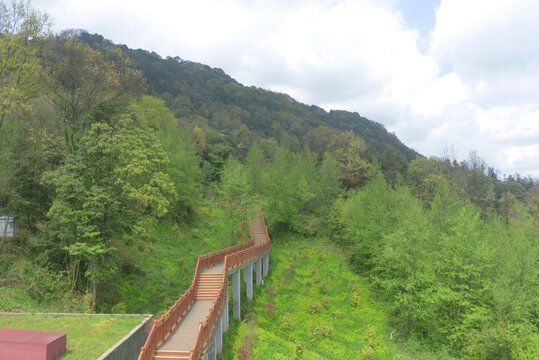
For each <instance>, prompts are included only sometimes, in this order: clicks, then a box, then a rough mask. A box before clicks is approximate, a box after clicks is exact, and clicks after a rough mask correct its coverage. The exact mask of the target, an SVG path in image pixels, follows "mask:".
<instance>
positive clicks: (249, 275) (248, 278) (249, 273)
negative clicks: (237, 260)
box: [244, 263, 253, 300]
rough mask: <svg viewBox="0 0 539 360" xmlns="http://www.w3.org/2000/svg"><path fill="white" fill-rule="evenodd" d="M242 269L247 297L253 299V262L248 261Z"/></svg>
mask: <svg viewBox="0 0 539 360" xmlns="http://www.w3.org/2000/svg"><path fill="white" fill-rule="evenodd" d="M244 269H245V270H244V274H245V282H246V285H247V286H246V288H247V298H248V299H249V300H253V263H250V264H249V265H247V266H246V267H245V268H244Z"/></svg>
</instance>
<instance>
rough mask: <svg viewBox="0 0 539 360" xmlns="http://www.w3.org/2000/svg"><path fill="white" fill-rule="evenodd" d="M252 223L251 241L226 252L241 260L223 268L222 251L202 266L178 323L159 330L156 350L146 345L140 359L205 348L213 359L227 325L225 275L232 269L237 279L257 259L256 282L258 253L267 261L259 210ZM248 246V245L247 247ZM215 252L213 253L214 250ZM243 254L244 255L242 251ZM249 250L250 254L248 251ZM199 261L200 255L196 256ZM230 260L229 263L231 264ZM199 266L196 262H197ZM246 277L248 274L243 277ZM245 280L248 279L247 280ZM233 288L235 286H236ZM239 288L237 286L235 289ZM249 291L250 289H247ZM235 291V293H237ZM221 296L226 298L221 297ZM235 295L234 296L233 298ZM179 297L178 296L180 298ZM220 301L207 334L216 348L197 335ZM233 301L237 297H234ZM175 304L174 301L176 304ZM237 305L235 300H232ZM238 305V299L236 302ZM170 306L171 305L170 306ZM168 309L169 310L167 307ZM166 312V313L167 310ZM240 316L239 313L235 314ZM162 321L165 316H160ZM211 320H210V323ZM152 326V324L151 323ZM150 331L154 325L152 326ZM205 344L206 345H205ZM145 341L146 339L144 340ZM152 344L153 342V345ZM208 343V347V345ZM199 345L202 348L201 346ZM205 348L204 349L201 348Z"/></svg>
mask: <svg viewBox="0 0 539 360" xmlns="http://www.w3.org/2000/svg"><path fill="white" fill-rule="evenodd" d="M250 226H251V240H252V241H251V242H250V243H249V244H246V245H244V246H243V247H241V248H238V249H236V250H235V249H232V250H231V251H228V252H227V256H232V257H236V258H239V257H241V258H242V259H245V260H242V261H240V262H238V260H236V262H233V261H232V262H229V263H227V264H229V265H227V266H232V267H229V268H228V269H224V264H225V262H224V261H222V260H224V259H225V256H224V255H223V256H222V257H221V259H222V260H221V262H219V263H215V262H214V263H213V265H211V266H209V267H207V268H204V269H202V270H200V274H199V276H198V277H197V275H195V279H197V281H196V282H195V281H194V282H193V285H192V286H191V287H192V288H193V289H195V290H194V291H193V292H192V293H191V295H190V296H191V299H192V300H191V302H190V306H189V308H188V309H187V308H186V309H187V310H186V311H185V313H184V314H183V315H182V316H181V317H180V319H179V321H178V322H177V324H175V325H174V326H171V327H169V329H170V330H165V331H166V332H165V333H162V334H163V335H162V339H163V341H162V342H161V343H157V346H156V347H153V349H155V350H153V351H152V350H151V349H149V348H150V346H147V347H148V349H147V350H150V351H151V353H148V351H146V350H145V348H143V349H142V351H141V356H140V357H139V359H150V357H151V359H154V360H182V359H185V360H187V359H191V360H198V359H200V358H201V357H200V356H202V355H199V354H200V352H201V351H204V353H205V358H206V359H215V356H216V352H219V351H220V348H221V347H222V331H225V330H226V328H227V327H228V316H229V314H228V311H229V310H228V309H229V307H228V295H227V294H228V291H225V295H223V293H222V289H223V287H224V288H225V290H226V289H227V287H228V277H229V275H231V274H233V273H235V274H236V277H237V279H238V280H239V276H238V274H239V270H240V269H241V268H242V267H244V266H247V265H248V267H249V268H250V270H249V271H250V272H252V271H253V266H251V265H250V264H252V262H254V261H257V262H258V269H259V270H257V271H258V272H257V282H258V279H259V277H261V276H262V265H261V264H262V258H261V256H266V260H265V261H266V262H267V261H268V259H269V257H268V255H267V254H268V253H269V237H268V236H267V231H266V227H265V224H264V220H263V217H262V212H260V217H257V218H256V219H255V220H254V221H253V222H251V224H250ZM246 246H247V247H246ZM213 254H215V253H213ZM213 254H208V255H207V256H209V257H212V256H216V255H213ZM244 254H245V255H244ZM251 254H252V255H251ZM199 261H200V258H199ZM231 264H232V265H231ZM197 268H198V265H197ZM264 272H267V263H266V268H265V270H264ZM246 279H247V278H246ZM250 279H251V286H250V293H251V295H249V292H248V296H251V297H252V280H253V276H252V274H251V275H250ZM246 281H247V280H246ZM236 286H237V288H238V289H239V281H236V280H235V281H234V287H235V288H236ZM235 291H236V290H235ZM237 291H239V290H237ZM248 291H249V290H248ZM237 294H239V293H236V295H235V296H237ZM223 297H224V298H225V299H226V300H224V299H223ZM234 299H236V297H235V298H234ZM181 301H182V299H181V298H180V302H181ZM219 301H220V303H221V304H223V301H225V305H224V309H223V305H220V306H221V307H220V308H219V309H222V313H220V312H219V310H218V311H217V313H220V314H221V315H220V318H219V320H218V322H217V323H215V325H211V326H212V327H217V329H215V328H213V329H212V330H211V331H210V334H213V335H211V336H212V337H213V338H214V340H213V341H215V337H219V338H220V339H221V340H220V345H219V349H217V350H216V349H215V348H216V347H217V345H215V343H214V344H213V345H211V344H209V343H208V342H207V341H208V339H207V337H206V340H203V343H202V344H203V347H200V344H199V342H200V341H201V340H200V338H198V337H199V336H201V335H200V326H201V324H202V323H205V324H206V323H207V322H208V319H209V318H210V317H211V316H212V315H213V316H216V315H214V313H215V311H216V310H215V309H214V307H216V306H218V305H217V304H218V303H219ZM234 301H236V300H234ZM175 306H177V305H175ZM235 306H236V304H235ZM237 306H239V300H238V304H237ZM172 309H173V308H171V310H172ZM237 309H238V310H236V309H235V310H234V316H236V311H238V314H239V307H238V308H237ZM169 313H170V310H169ZM167 315H168V314H167ZM238 316H239V315H238ZM225 320H226V324H227V325H226V327H225V326H224V325H223V323H224V321H225ZM163 321H165V320H163ZM212 324H213V323H212ZM154 327H155V325H154ZM152 331H153V329H152ZM204 344H205V345H204ZM147 345H148V343H147ZM154 346H155V345H154ZM208 346H209V348H208ZM201 349H202V350H201ZM204 349H205V350H204Z"/></svg>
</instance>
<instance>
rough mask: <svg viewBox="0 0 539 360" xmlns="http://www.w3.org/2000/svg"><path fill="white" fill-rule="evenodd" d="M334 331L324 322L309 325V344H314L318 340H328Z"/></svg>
mask: <svg viewBox="0 0 539 360" xmlns="http://www.w3.org/2000/svg"><path fill="white" fill-rule="evenodd" d="M334 331H335V329H334V328H333V327H332V326H331V325H329V324H328V323H326V322H323V323H320V324H311V325H310V326H309V337H310V338H311V342H315V341H316V340H318V339H320V338H329V337H331V336H332V335H333V332H334Z"/></svg>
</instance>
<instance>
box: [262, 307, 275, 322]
mask: <svg viewBox="0 0 539 360" xmlns="http://www.w3.org/2000/svg"><path fill="white" fill-rule="evenodd" d="M264 312H265V313H266V317H267V318H269V319H271V318H274V317H275V314H277V308H276V307H275V305H272V304H264Z"/></svg>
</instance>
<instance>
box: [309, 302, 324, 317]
mask: <svg viewBox="0 0 539 360" xmlns="http://www.w3.org/2000/svg"><path fill="white" fill-rule="evenodd" d="M309 312H310V313H311V314H313V315H318V314H320V313H321V312H322V304H320V302H318V301H316V300H311V302H310V303H309Z"/></svg>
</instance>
